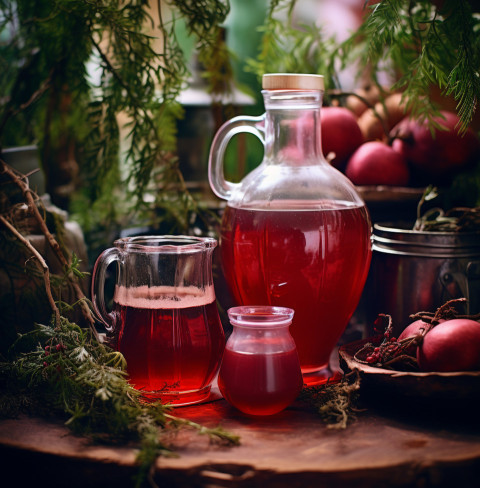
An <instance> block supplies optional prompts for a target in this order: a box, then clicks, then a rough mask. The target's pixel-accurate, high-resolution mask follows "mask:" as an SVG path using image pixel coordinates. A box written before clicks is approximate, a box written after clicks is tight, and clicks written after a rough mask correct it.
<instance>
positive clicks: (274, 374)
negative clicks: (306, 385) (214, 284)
mask: <svg viewBox="0 0 480 488" xmlns="http://www.w3.org/2000/svg"><path fill="white" fill-rule="evenodd" d="M293 314H294V311H293V310H292V309H290V308H285V307H273V306H243V307H233V308H231V309H229V310H228V317H229V319H230V322H231V324H232V325H233V332H232V334H231V335H230V337H229V339H228V341H227V344H226V346H225V351H224V355H223V360H222V365H221V367H220V373H219V376H218V386H219V388H220V391H221V393H222V395H223V396H224V398H225V399H226V400H227V401H228V402H229V403H230V404H231V405H233V406H234V407H236V408H238V410H240V411H242V412H244V413H246V414H250V415H272V414H275V413H277V412H280V411H281V410H283V409H284V408H286V407H288V406H289V405H290V404H291V403H292V402H293V401H294V400H295V399H296V398H297V396H298V394H299V393H300V391H301V389H302V386H303V378H302V372H301V368H300V361H299V359H298V353H297V348H296V346H295V342H294V340H293V338H292V336H291V335H290V331H289V326H290V324H291V323H292V318H293Z"/></svg>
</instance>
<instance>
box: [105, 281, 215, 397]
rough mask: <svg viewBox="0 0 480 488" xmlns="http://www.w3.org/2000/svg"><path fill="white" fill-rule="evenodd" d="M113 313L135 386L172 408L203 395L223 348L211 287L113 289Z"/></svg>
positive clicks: (206, 391)
mask: <svg viewBox="0 0 480 488" xmlns="http://www.w3.org/2000/svg"><path fill="white" fill-rule="evenodd" d="M114 312H115V313H116V314H117V315H118V316H119V318H120V328H119V334H118V345H117V348H118V350H119V351H120V352H121V353H122V354H123V355H124V356H125V359H126V361H127V372H128V375H129V381H130V382H131V383H132V385H134V387H135V388H137V389H139V390H142V391H145V396H146V397H147V398H158V399H161V400H165V401H167V402H170V403H173V404H183V403H193V402H196V401H198V400H201V399H204V398H206V397H208V394H209V391H210V384H211V381H212V380H213V378H214V376H215V374H216V373H217V371H218V368H219V365H220V360H221V357H222V352H223V348H224V344H225V338H224V333H223V328H222V325H221V322H220V319H219V315H218V310H217V305H216V301H215V295H214V291H213V286H210V287H209V288H207V290H206V291H205V292H203V290H199V289H198V288H196V287H165V286H156V287H147V286H140V287H134V288H133V287H132V288H126V287H123V286H122V287H117V288H116V291H115V295H114Z"/></svg>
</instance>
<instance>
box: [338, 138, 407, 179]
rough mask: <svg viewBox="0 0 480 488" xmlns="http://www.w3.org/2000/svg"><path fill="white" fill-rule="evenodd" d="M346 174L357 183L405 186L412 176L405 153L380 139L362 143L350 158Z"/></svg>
mask: <svg viewBox="0 0 480 488" xmlns="http://www.w3.org/2000/svg"><path fill="white" fill-rule="evenodd" d="M345 174H346V175H347V176H348V178H350V180H351V181H352V182H353V183H355V184H356V185H390V186H403V185H406V184H407V183H408V181H409V177H410V173H409V169H408V165H407V162H406V160H405V158H404V157H403V155H401V154H400V153H398V152H396V151H394V150H393V149H392V148H391V147H390V146H388V145H387V144H384V143H383V142H380V141H370V142H365V143H364V144H362V145H361V146H360V147H359V148H358V149H357V150H356V151H355V152H354V153H353V155H352V157H351V158H350V159H349V161H348V163H347V167H346V169H345Z"/></svg>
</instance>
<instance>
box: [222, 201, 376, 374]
mask: <svg viewBox="0 0 480 488" xmlns="http://www.w3.org/2000/svg"><path fill="white" fill-rule="evenodd" d="M275 203H276V206H275V207H274V208H273V209H268V210H252V209H237V208H231V207H228V206H227V208H226V210H225V215H224V217H223V223H222V231H221V238H220V250H221V259H222V264H223V267H224V273H225V277H226V280H227V283H228V284H229V287H230V289H231V291H232V294H233V296H234V299H235V300H236V302H237V303H238V304H239V305H255V304H259V303H261V304H264V305H277V306H284V307H290V308H293V309H294V310H295V315H294V317H293V322H292V325H291V327H290V332H291V334H292V336H293V338H294V340H295V343H296V346H297V350H298V355H299V357H300V364H301V366H302V371H303V372H304V373H309V372H314V371H318V370H320V369H322V368H325V367H327V366H328V362H329V356H330V354H331V351H332V350H333V348H334V347H335V345H336V343H337V341H338V339H339V338H340V336H341V334H342V333H343V331H344V329H345V327H346V326H347V324H348V321H349V320H350V318H351V316H352V314H353V312H354V311H355V308H356V306H357V304H358V301H359V300H360V296H361V293H362V290H363V287H364V284H365V280H366V278H367V274H368V269H369V266H370V258H371V244H370V219H369V217H368V213H367V211H366V209H365V207H364V206H357V207H352V206H351V205H350V206H349V205H348V204H345V205H343V204H342V203H341V202H325V204H324V206H325V207H326V208H325V209H321V210H319V209H315V208H312V209H306V210H305V206H306V205H308V204H307V203H305V202H295V203H296V205H297V208H290V209H286V210H283V209H281V207H280V206H281V205H282V202H275ZM272 205H273V202H272ZM291 205H292V204H290V207H291ZM277 207H278V209H277ZM307 208H308V207H307Z"/></svg>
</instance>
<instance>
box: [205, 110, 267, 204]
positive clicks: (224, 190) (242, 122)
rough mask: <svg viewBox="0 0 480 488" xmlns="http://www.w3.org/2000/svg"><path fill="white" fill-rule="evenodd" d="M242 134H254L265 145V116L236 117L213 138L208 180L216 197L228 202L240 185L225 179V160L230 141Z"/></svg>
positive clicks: (225, 124)
mask: <svg viewBox="0 0 480 488" xmlns="http://www.w3.org/2000/svg"><path fill="white" fill-rule="evenodd" d="M241 132H247V133H249V134H253V135H255V136H257V137H258V138H259V139H260V141H261V142H262V144H265V137H264V134H265V114H263V115H261V116H259V117H250V116H247V115H240V116H238V117H234V118H233V119H230V120H228V121H227V122H225V123H224V124H223V125H222V126H221V127H220V129H219V130H218V132H217V133H216V134H215V137H214V138H213V141H212V145H211V147H210V155H209V158H208V180H209V182H210V187H211V188H212V190H213V192H214V193H215V195H217V196H218V197H220V198H223V199H224V200H228V199H229V198H230V196H231V194H232V192H233V190H234V189H235V188H237V187H238V186H239V185H240V183H232V182H231V181H227V180H226V179H225V176H224V171H223V160H224V156H225V150H226V149H227V145H228V143H229V142H230V139H231V138H232V137H233V136H235V135H237V134H239V133H241Z"/></svg>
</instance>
